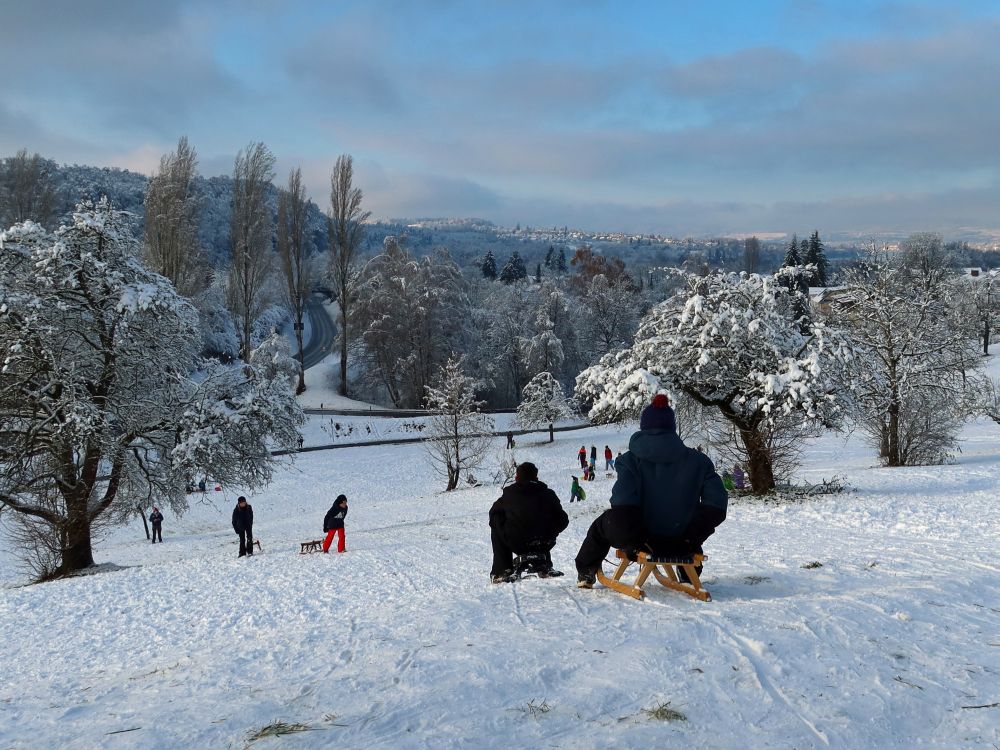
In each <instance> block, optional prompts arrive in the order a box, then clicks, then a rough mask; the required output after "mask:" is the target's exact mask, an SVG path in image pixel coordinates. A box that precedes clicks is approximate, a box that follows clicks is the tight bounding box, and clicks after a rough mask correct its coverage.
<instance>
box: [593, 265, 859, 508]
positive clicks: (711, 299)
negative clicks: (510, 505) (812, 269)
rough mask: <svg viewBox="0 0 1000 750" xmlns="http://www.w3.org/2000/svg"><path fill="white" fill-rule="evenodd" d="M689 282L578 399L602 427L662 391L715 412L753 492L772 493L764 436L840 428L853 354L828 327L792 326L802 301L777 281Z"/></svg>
mask: <svg viewBox="0 0 1000 750" xmlns="http://www.w3.org/2000/svg"><path fill="white" fill-rule="evenodd" d="M676 273H678V274H683V272H676ZM684 278H685V281H686V286H685V287H684V288H683V289H682V290H681V291H680V292H679V293H677V294H675V295H674V296H673V297H671V298H670V299H668V300H666V301H665V302H663V303H661V304H660V305H658V306H657V307H655V308H654V309H653V310H651V311H650V312H649V313H648V314H647V315H646V316H645V317H644V318H643V320H642V323H641V324H640V326H639V331H638V332H637V333H636V336H635V341H634V343H633V344H632V346H631V347H629V348H627V349H624V350H622V351H619V352H615V353H610V354H607V355H605V356H604V357H603V358H602V359H601V361H600V362H599V363H598V364H597V365H594V366H593V367H590V368H588V369H587V370H585V371H584V372H582V373H581V374H580V375H579V377H578V378H577V396H578V399H579V400H581V401H584V402H587V403H591V404H592V407H591V409H590V414H589V416H590V418H591V420H593V421H598V422H611V421H618V420H620V419H622V418H625V417H627V416H630V415H634V414H635V413H636V411H637V409H638V408H640V407H641V406H642V405H645V404H647V403H649V398H650V397H651V396H652V395H653V394H655V393H656V392H658V391H659V390H666V391H671V392H680V393H683V394H685V395H687V396H688V397H690V398H692V399H694V400H695V401H697V402H698V403H700V404H702V405H703V406H705V407H711V408H714V409H717V410H718V413H719V414H720V416H722V417H723V418H724V419H726V420H728V421H729V422H731V423H732V424H733V426H734V427H735V428H736V429H737V430H738V432H739V435H740V439H741V440H742V442H743V444H744V446H745V449H746V453H747V462H748V467H749V474H750V480H751V484H752V487H753V489H754V491H755V492H758V493H760V492H767V491H769V490H771V489H773V487H774V484H775V482H774V472H773V466H772V458H771V456H770V454H769V452H768V445H767V441H766V430H767V426H768V425H769V424H771V423H773V422H774V421H775V419H776V418H777V417H778V416H779V415H781V416H782V417H784V416H785V415H792V414H795V415H799V416H800V418H801V420H802V421H803V422H813V423H823V424H830V425H832V424H835V423H836V422H837V420H838V418H839V417H840V414H841V411H842V410H841V404H840V403H839V399H838V396H839V395H841V394H844V393H845V387H844V385H843V383H842V382H841V381H842V378H841V377H840V368H841V367H842V365H843V362H844V361H845V360H846V359H847V357H848V356H849V351H848V350H847V347H846V345H845V344H844V343H843V342H842V341H839V340H838V338H837V337H836V336H834V335H833V334H832V333H831V332H830V331H829V330H828V329H827V328H825V327H824V326H823V325H822V324H818V323H817V324H812V325H811V326H810V329H809V332H808V333H803V332H802V330H801V329H800V327H799V326H797V325H795V323H796V322H797V321H796V320H795V317H794V313H793V311H792V305H791V302H792V300H790V299H789V297H790V296H794V294H796V292H794V291H792V292H789V291H788V290H787V289H786V288H785V287H784V286H783V285H782V279H781V275H780V274H779V275H778V277H777V278H774V279H772V278H762V277H760V276H757V275H749V276H748V275H747V274H739V275H737V274H716V275H710V276H707V277H699V276H696V275H691V274H687V275H685V276H684Z"/></svg>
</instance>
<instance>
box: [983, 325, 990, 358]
mask: <svg viewBox="0 0 1000 750" xmlns="http://www.w3.org/2000/svg"><path fill="white" fill-rule="evenodd" d="M983 354H985V355H986V356H989V354H990V321H989V319H987V320H985V321H983Z"/></svg>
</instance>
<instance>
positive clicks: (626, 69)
mask: <svg viewBox="0 0 1000 750" xmlns="http://www.w3.org/2000/svg"><path fill="white" fill-rule="evenodd" d="M0 28H2V29H3V34H2V36H3V44H0V70H3V75H0V155H9V154H12V153H14V152H15V151H16V150H18V149H20V148H27V149H28V150H29V151H30V152H36V151H37V152H39V153H41V154H42V155H44V156H47V157H49V158H52V159H55V160H56V161H58V162H60V163H70V164H72V163H78V164H95V165H100V166H117V167H122V168H128V169H131V170H134V171H139V172H143V173H146V174H152V173H154V172H155V170H156V169H157V166H158V163H159V159H160V156H161V155H162V154H163V153H165V152H168V151H170V150H172V149H173V148H174V147H175V146H176V143H177V139H178V138H179V137H180V136H182V135H186V136H187V137H188V139H189V141H190V143H191V145H192V146H194V147H195V149H196V150H197V152H198V155H199V171H200V172H201V173H202V174H204V175H206V176H212V175H217V174H230V173H231V172H232V164H233V159H234V157H235V155H236V153H237V152H238V151H239V150H240V149H241V148H243V147H245V146H246V145H247V144H249V143H251V142H254V141H263V142H264V143H266V144H267V145H268V146H269V147H270V148H271V150H272V151H273V152H274V153H275V154H276V156H277V157H278V168H277V172H278V174H277V176H276V179H275V181H276V183H278V184H281V183H283V182H284V181H285V180H286V179H287V175H288V171H289V170H290V169H292V168H294V167H296V166H298V167H301V169H302V172H303V177H304V179H305V182H306V184H307V186H308V189H309V193H310V196H311V197H312V198H313V200H315V201H316V203H317V204H318V205H319V206H320V207H321V208H326V207H327V206H328V204H329V176H330V171H331V169H332V167H333V163H334V161H335V160H336V158H337V156H338V155H339V154H351V155H352V156H353V157H354V161H355V179H356V184H357V186H358V187H360V188H361V189H362V191H363V192H364V196H365V197H364V205H365V208H367V209H368V210H370V211H371V212H372V214H373V217H375V218H382V219H389V218H403V217H405V218H418V217H454V218H461V217H477V218H484V219H489V220H492V221H495V222H497V223H499V224H503V225H507V226H512V225H514V224H515V223H520V224H521V225H522V226H525V225H528V226H540V227H550V226H559V227H562V226H564V225H568V226H571V227H576V228H581V229H590V230H612V231H628V232H636V233H640V232H641V233H660V234H668V235H673V236H709V235H721V234H749V233H758V234H763V233H772V232H780V233H783V232H788V233H791V232H798V233H799V234H804V233H809V232H811V231H812V230H813V229H818V230H820V231H821V233H823V234H824V235H827V236H837V235H843V236H858V237H864V236H871V235H877V234H886V233H896V234H898V233H908V232H911V231H937V232H941V233H942V234H944V235H945V236H946V237H959V236H964V237H971V238H975V237H979V236H982V237H990V236H996V237H997V238H998V239H1000V212H998V209H1000V148H998V138H1000V97H998V93H1000V44H997V42H996V40H997V39H1000V3H997V2H995V0H990V1H986V0H949V1H948V2H905V1H904V2H884V1H881V0H879V1H876V0H851V2H849V3H847V2H842V0H754V1H753V2H747V1H746V0H741V1H739V2H729V1H728V0H718V1H716V2H711V3H696V2H691V0H683V1H674V0H654V1H651V2H640V1H636V2H629V3H621V2H610V1H608V2H602V1H601V0H574V1H572V2H562V1H559V0H530V1H529V0H510V1H508V2H500V0H495V1H493V2H487V1H486V0H464V1H460V0H434V1H432V2H424V1H422V0H366V1H365V2H360V1H357V2H352V1H341V2H306V1H304V0H281V1H280V2H279V1H278V0H243V1H242V2H236V1H235V0H232V1H230V0H214V1H213V2H192V1H189V0H157V1H156V2H145V3H144V2H141V1H140V0H92V1H91V2H89V3H85V4H81V3H78V2H69V1H68V0H46V1H44V2H35V3H28V2H24V1H23V0H0Z"/></svg>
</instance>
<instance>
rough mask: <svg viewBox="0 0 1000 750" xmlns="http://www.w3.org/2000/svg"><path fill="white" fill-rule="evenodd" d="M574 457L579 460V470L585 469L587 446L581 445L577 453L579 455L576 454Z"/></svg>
mask: <svg viewBox="0 0 1000 750" xmlns="http://www.w3.org/2000/svg"><path fill="white" fill-rule="evenodd" d="M576 457H577V458H578V459H580V468H581V469H586V468H587V446H586V445H581V446H580V451H579V453H577V454H576Z"/></svg>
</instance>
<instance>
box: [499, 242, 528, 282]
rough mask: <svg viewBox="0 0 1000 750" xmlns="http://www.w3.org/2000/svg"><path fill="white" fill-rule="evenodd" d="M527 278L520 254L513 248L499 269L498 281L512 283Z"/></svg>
mask: <svg viewBox="0 0 1000 750" xmlns="http://www.w3.org/2000/svg"><path fill="white" fill-rule="evenodd" d="M526 278H528V269H527V268H525V267H524V261H523V260H522V259H521V254H520V253H519V252H517V250H515V251H514V252H513V253H511V255H510V259H509V260H508V261H507V263H506V265H505V266H504V267H503V270H502V271H500V281H502V282H503V283H504V284H513V283H514V282H515V281H523V280H524V279H526Z"/></svg>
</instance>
